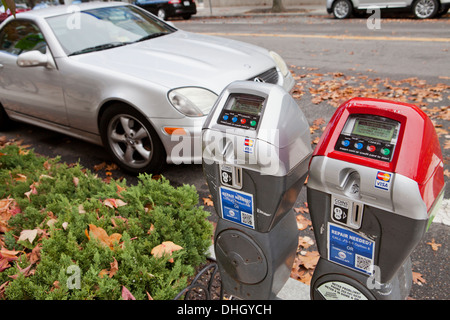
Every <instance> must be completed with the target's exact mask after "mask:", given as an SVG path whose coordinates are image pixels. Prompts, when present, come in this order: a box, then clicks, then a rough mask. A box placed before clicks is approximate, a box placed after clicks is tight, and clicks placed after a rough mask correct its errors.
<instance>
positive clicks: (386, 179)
mask: <svg viewBox="0 0 450 320" xmlns="http://www.w3.org/2000/svg"><path fill="white" fill-rule="evenodd" d="M391 178H392V173H387V172H383V171H378V173H377V176H376V179H375V188H378V189H382V190H386V191H389V189H390V187H391Z"/></svg>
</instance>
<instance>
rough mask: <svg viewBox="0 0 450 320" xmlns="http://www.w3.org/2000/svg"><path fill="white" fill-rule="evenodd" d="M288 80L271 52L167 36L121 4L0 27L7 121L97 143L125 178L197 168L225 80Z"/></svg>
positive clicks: (49, 13) (162, 27)
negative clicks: (171, 167)
mask: <svg viewBox="0 0 450 320" xmlns="http://www.w3.org/2000/svg"><path fill="white" fill-rule="evenodd" d="M254 79H256V81H265V82H270V83H276V84H278V85H280V86H282V87H283V88H284V89H285V90H286V91H290V90H291V89H292V87H293V86H294V80H293V78H292V76H291V74H290V72H289V70H288V68H287V66H286V64H285V62H284V61H283V59H282V58H281V57H280V56H279V55H278V54H276V53H275V52H269V51H268V50H266V49H263V48H260V47H256V46H253V45H250V44H246V43H242V42H238V41H234V40H229V39H224V38H218V37H210V36H205V35H199V34H193V33H189V32H185V31H182V30H179V29H177V28H175V27H174V26H172V25H169V24H167V23H166V22H164V21H162V20H160V19H158V18H157V17H155V16H154V15H152V14H150V13H148V12H147V11H145V10H143V9H140V8H138V7H136V6H133V5H128V4H124V3H85V4H81V5H79V6H57V7H52V8H48V9H41V10H36V11H29V12H25V13H21V14H18V15H17V18H16V19H13V18H12V17H11V18H9V19H7V20H6V21H5V22H3V23H2V24H1V25H0V131H2V130H3V129H4V128H5V126H6V125H7V124H8V123H9V119H13V120H18V121H23V122H27V123H31V124H35V125H38V126H42V127H44V128H48V129H51V130H55V131H58V132H61V133H64V134H68V135H71V136H74V137H77V138H80V139H84V140H87V141H89V142H92V143H96V144H101V145H103V146H105V148H106V149H107V150H108V151H109V152H110V154H111V156H112V157H113V159H114V161H115V162H117V163H118V164H119V165H120V166H121V167H122V168H123V169H124V170H126V171H129V172H133V173H138V172H144V171H148V172H157V171H160V170H161V168H162V167H163V165H164V164H165V163H176V164H179V163H193V162H194V163H201V136H200V134H201V127H202V124H203V122H204V120H205V118H206V115H207V114H208V112H209V111H210V109H211V108H212V106H213V105H214V103H215V101H216V99H217V97H218V95H219V94H220V93H221V91H222V90H223V89H224V88H225V87H226V86H227V85H228V84H229V83H230V82H232V81H235V80H250V81H253V80H254Z"/></svg>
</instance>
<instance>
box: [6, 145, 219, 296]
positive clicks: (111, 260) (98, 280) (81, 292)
mask: <svg viewBox="0 0 450 320" xmlns="http://www.w3.org/2000/svg"><path fill="white" fill-rule="evenodd" d="M0 199H2V200H1V202H0V203H1V204H2V205H0V245H1V251H0V270H2V271H1V272H0V299H39V300H41V299H76V300H81V299H107V300H113V299H122V298H124V297H125V296H123V293H122V292H123V291H124V292H126V290H129V292H131V294H132V295H133V297H134V298H136V299H137V300H139V299H148V298H149V296H151V297H152V298H153V299H155V300H158V299H172V298H174V297H175V295H176V294H177V293H178V292H179V291H181V290H182V289H183V288H184V287H186V286H187V285H188V279H189V277H190V276H192V275H193V274H194V272H195V267H197V266H199V265H200V264H202V263H204V261H205V259H206V252H207V250H208V248H209V246H210V245H211V238H212V232H213V231H212V225H211V223H210V222H208V220H207V217H208V215H209V213H208V212H207V211H205V210H203V207H201V206H198V200H199V199H198V194H197V191H196V190H195V188H194V187H193V186H189V185H183V186H182V187H178V188H174V187H172V186H171V185H170V183H169V181H168V180H166V179H165V178H163V177H161V178H160V179H158V180H157V179H152V176H150V175H147V174H142V175H140V176H139V182H138V183H137V185H133V186H128V185H126V181H120V182H119V181H116V180H110V181H109V182H105V181H103V180H102V179H100V178H98V177H97V176H96V175H95V174H93V173H92V172H90V171H89V170H86V169H84V168H82V167H81V166H80V165H78V164H76V165H67V164H64V163H61V162H60V161H59V159H48V158H45V157H41V156H37V155H36V154H35V153H34V152H33V151H31V150H26V149H23V148H21V147H19V146H16V145H6V146H3V148H0ZM90 225H94V227H90ZM95 227H98V228H101V229H98V228H97V230H104V231H102V232H105V231H106V234H107V237H111V238H110V239H113V238H114V236H113V235H114V234H116V235H115V236H116V238H115V239H116V241H111V242H109V243H108V242H105V240H104V239H103V238H101V237H99V236H98V235H97V234H95V233H94V232H93V230H94V228H95ZM33 235H35V237H34V238H33ZM30 241H32V242H30ZM165 241H171V242H173V243H174V244H176V245H179V246H181V247H182V248H183V249H181V250H177V251H174V252H173V253H172V255H171V256H170V255H169V254H165V255H163V256H162V257H158V256H157V255H152V250H153V249H154V248H155V247H157V246H158V245H160V244H161V243H163V242H165ZM2 266H3V267H2Z"/></svg>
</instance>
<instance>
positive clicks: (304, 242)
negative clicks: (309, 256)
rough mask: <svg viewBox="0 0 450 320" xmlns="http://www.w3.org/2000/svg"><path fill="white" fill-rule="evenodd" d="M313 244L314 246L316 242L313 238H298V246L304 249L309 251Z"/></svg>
mask: <svg viewBox="0 0 450 320" xmlns="http://www.w3.org/2000/svg"><path fill="white" fill-rule="evenodd" d="M313 244H314V240H313V239H311V237H308V236H305V237H299V238H298V245H299V246H301V247H303V248H304V249H308V248H309V247H310V246H312V245H313Z"/></svg>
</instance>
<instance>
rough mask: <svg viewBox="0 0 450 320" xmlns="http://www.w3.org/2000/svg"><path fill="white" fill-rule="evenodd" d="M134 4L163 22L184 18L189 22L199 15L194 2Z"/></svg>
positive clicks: (175, 0)
mask: <svg viewBox="0 0 450 320" xmlns="http://www.w3.org/2000/svg"><path fill="white" fill-rule="evenodd" d="M134 4H135V5H137V6H138V7H141V8H143V9H145V10H147V11H149V12H151V13H153V14H154V15H157V16H158V17H159V18H160V19H162V20H167V19H168V18H170V17H183V19H186V20H187V19H190V18H191V16H192V15H194V14H196V13H197V6H196V4H195V1H194V0H136V1H135V3H134Z"/></svg>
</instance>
